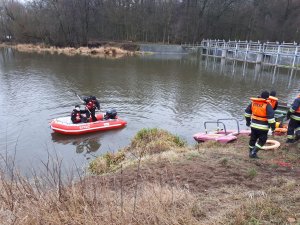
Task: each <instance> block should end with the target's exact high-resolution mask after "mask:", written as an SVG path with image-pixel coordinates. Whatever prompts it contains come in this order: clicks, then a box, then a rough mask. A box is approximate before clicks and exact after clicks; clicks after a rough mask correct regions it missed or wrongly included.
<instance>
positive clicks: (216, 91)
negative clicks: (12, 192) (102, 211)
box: [0, 49, 300, 168]
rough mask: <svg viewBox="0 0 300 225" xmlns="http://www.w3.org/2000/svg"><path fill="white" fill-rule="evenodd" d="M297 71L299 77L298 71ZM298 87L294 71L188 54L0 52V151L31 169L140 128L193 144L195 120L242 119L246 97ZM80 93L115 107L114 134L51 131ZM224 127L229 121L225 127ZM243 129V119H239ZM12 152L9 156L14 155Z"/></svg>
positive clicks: (72, 160) (88, 153)
mask: <svg viewBox="0 0 300 225" xmlns="http://www.w3.org/2000/svg"><path fill="white" fill-rule="evenodd" d="M298 73H299V72H298ZM299 88H300V75H299V74H297V71H288V70H284V69H277V70H276V69H274V68H272V67H266V66H265V67H264V66H261V67H259V66H254V65H249V64H243V63H237V62H232V61H223V60H220V59H214V58H203V57H196V56H189V55H154V56H142V57H129V58H123V59H115V60H110V59H99V58H89V57H81V56H76V57H70V56H62V55H40V54H27V53H18V52H14V51H11V50H9V49H1V50H0V106H1V110H0V119H1V123H0V151H1V152H0V154H2V155H4V154H5V153H6V152H7V154H5V155H10V156H14V155H15V159H16V160H15V161H16V164H17V165H18V166H19V167H21V168H30V167H35V166H36V165H37V164H38V162H40V161H41V160H46V159H47V155H48V153H47V152H52V151H55V152H57V154H58V155H59V157H62V158H63V162H64V165H65V166H69V165H70V166H72V165H73V164H76V165H77V166H78V165H79V166H83V165H85V164H86V163H87V162H88V160H89V159H92V158H93V157H94V156H96V155H99V154H103V153H104V152H107V151H116V150H117V149H119V148H121V147H124V146H126V145H127V144H129V142H130V139H131V138H132V137H133V136H134V134H135V133H136V132H137V131H138V130H140V129H141V128H145V127H159V128H163V129H167V130H169V131H171V132H172V133H175V134H178V135H179V136H181V137H183V138H184V139H186V140H187V141H188V143H189V144H193V143H194V141H193V139H192V135H193V134H194V133H195V132H198V131H200V130H203V122H204V121H206V120H213V119H216V118H227V117H234V118H237V119H238V120H241V121H242V120H243V111H244V108H245V107H246V105H247V104H248V103H249V98H250V97H251V96H256V95H258V94H259V93H260V92H261V90H263V89H267V90H271V89H275V90H277V93H278V96H279V98H280V100H281V101H285V102H291V101H292V100H293V99H294V98H295V96H296V95H297V93H298V89H299ZM74 92H77V93H79V94H80V95H82V96H84V95H90V94H93V95H96V96H97V97H98V98H99V100H100V102H101V108H102V110H103V111H105V110H106V109H108V108H116V109H117V110H118V112H119V116H120V117H122V118H123V119H125V120H126V121H127V122H128V126H127V127H126V128H124V129H121V130H114V131H107V132H98V133H94V134H89V135H83V136H79V137H70V136H63V135H58V134H55V133H53V132H52V131H51V129H50V127H49V122H50V121H51V120H52V119H53V118H57V117H62V116H68V115H69V114H70V112H71V111H72V109H73V106H74V105H76V104H78V103H79V101H78V99H77V98H76V96H75V95H74ZM228 126H229V127H233V126H234V124H231V123H229V124H228ZM241 126H242V127H244V122H241ZM15 153H16V154H15Z"/></svg>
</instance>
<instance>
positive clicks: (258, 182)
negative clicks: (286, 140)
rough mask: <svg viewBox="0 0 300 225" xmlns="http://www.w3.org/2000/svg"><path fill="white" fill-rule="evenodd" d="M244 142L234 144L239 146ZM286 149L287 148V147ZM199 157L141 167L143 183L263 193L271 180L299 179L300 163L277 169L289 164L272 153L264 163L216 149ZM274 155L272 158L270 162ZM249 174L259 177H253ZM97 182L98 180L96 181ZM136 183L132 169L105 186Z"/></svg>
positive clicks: (244, 153) (108, 178) (244, 152)
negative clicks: (262, 189) (282, 163)
mask: <svg viewBox="0 0 300 225" xmlns="http://www.w3.org/2000/svg"><path fill="white" fill-rule="evenodd" d="M242 142H244V141H238V142H236V143H234V144H233V145H234V146H240V145H241V144H242ZM284 146H285V145H284ZM296 147H297V146H290V151H296ZM208 151H210V152H205V153H204V155H201V154H203V153H200V154H199V155H195V156H193V155H189V154H188V153H186V154H184V155H183V156H184V157H182V158H181V160H180V161H175V162H172V161H167V160H161V161H160V162H158V163H146V164H141V166H140V173H139V174H140V175H139V176H138V179H139V181H140V182H151V183H153V182H157V181H159V182H160V183H162V184H169V185H176V186H177V185H179V186H181V187H185V188H188V189H189V190H190V191H193V192H197V193H201V192H205V191H207V190H211V189H215V188H220V187H222V186H230V185H240V186H243V187H245V188H247V189H248V188H249V189H257V190H259V189H261V188H265V187H266V186H270V185H272V178H274V177H278V176H284V177H286V178H291V179H300V167H299V165H300V163H299V162H298V163H297V162H294V163H288V164H287V165H286V166H285V165H283V166H282V165H276V163H277V162H286V160H285V159H284V158H283V157H282V156H280V155H276V156H274V157H272V154H273V152H267V153H266V152H264V153H261V152H260V155H262V157H264V158H263V159H259V160H253V159H249V158H248V151H247V149H243V150H241V151H239V152H233V153H220V152H218V151H215V150H213V149H210V150H208ZM270 155H271V158H270ZM250 170H255V171H256V173H257V175H255V177H253V178H252V177H251V174H250V173H251V172H250ZM95 179H97V178H95ZM136 179H137V166H132V167H130V168H127V169H125V170H124V171H123V173H122V175H121V172H120V171H118V172H116V173H115V174H113V175H112V174H111V175H108V176H106V177H105V183H107V181H110V182H111V185H118V184H120V181H121V180H122V183H123V185H124V186H125V187H128V188H133V187H134V185H135V181H136Z"/></svg>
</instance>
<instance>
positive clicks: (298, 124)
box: [286, 94, 300, 143]
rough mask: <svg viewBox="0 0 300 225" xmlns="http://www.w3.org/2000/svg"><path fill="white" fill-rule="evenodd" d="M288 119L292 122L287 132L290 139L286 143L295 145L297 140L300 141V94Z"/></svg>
mask: <svg viewBox="0 0 300 225" xmlns="http://www.w3.org/2000/svg"><path fill="white" fill-rule="evenodd" d="M287 119H290V122H289V127H288V131H287V135H288V136H287V138H288V139H287V141H286V143H294V142H295V141H296V140H299V139H300V94H299V95H298V97H297V98H296V99H295V101H294V103H293V104H292V106H291V108H290V110H289V111H288V113H287ZM295 134H296V135H295Z"/></svg>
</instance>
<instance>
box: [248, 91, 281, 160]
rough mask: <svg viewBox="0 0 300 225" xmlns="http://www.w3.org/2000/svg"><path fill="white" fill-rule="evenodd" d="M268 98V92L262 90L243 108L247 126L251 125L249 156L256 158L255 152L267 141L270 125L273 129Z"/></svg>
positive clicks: (272, 111) (272, 118)
mask: <svg viewBox="0 0 300 225" xmlns="http://www.w3.org/2000/svg"><path fill="white" fill-rule="evenodd" d="M268 98H269V92H267V91H264V92H262V93H261V97H260V98H251V103H250V105H249V106H248V107H247V108H246V110H245V118H246V121H247V126H248V127H249V126H250V125H251V137H250V141H249V157H250V158H258V156H257V152H258V151H259V150H260V149H261V148H262V147H263V146H264V144H265V143H266V142H267V139H268V131H269V129H270V127H271V129H272V131H274V130H275V118H274V110H273V108H272V106H271V104H270V103H269V101H268V100H267V99H268Z"/></svg>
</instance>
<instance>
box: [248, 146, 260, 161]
mask: <svg viewBox="0 0 300 225" xmlns="http://www.w3.org/2000/svg"><path fill="white" fill-rule="evenodd" d="M258 151H259V148H258V147H256V146H255V147H254V148H253V149H252V151H251V153H250V158H252V159H258V156H257V152H258Z"/></svg>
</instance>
